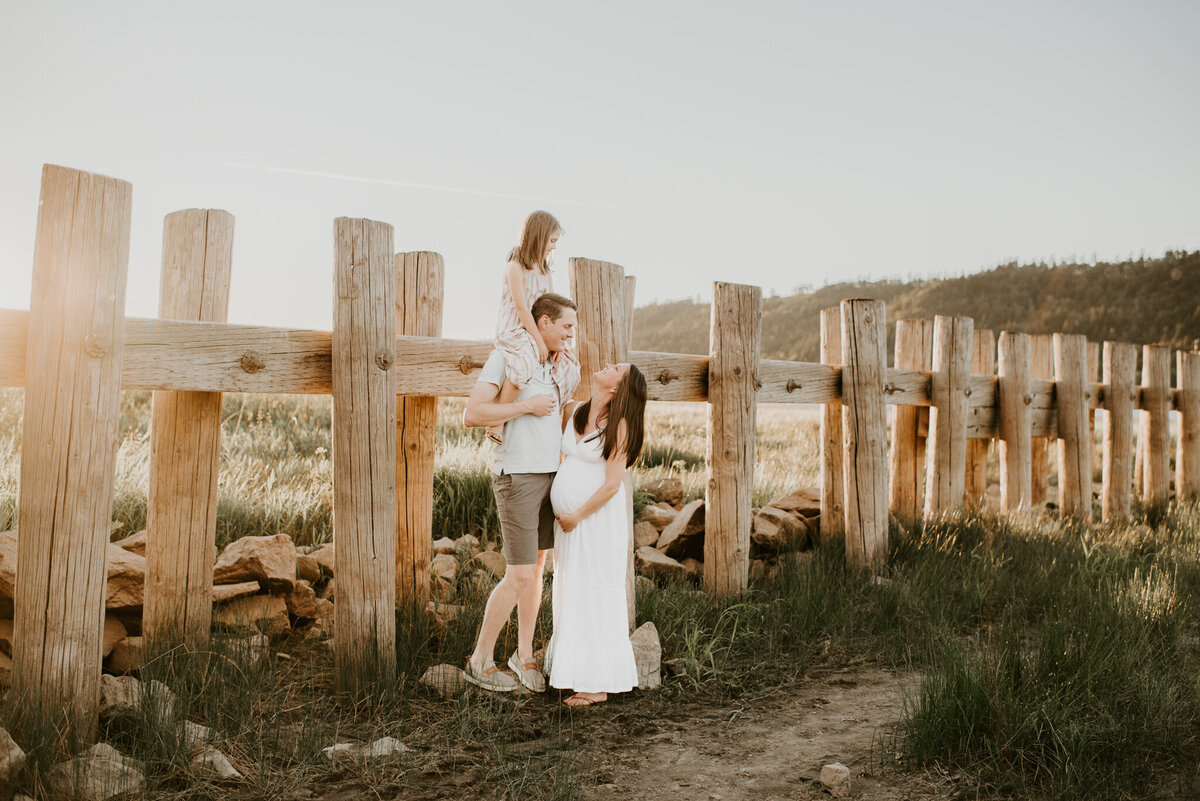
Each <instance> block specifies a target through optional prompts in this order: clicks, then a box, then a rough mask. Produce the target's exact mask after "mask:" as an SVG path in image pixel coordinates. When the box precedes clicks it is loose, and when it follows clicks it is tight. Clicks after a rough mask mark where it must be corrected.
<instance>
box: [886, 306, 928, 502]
mask: <svg viewBox="0 0 1200 801" xmlns="http://www.w3.org/2000/svg"><path fill="white" fill-rule="evenodd" d="M932 359H933V321H932V320H919V319H917V320H897V321H896V353H895V367H896V369H897V370H929V369H930V367H931V365H932ZM892 412H893V415H894V416H893V418H892V451H891V465H890V467H891V469H890V470H889V471H888V478H889V482H888V483H889V487H888V499H889V500H888V508H889V509H890V510H891V512H892V514H894V515H896V517H898V518H899V519H900V520H902V521H904V522H906V523H911V522H913V521H915V520H916V519H917V518H918V517H920V515H921V508H922V507H921V489H922V486H923V483H924V482H923V479H924V477H925V461H924V457H925V437H924V436H923V435H922V434H921V431H920V429H921V418H922V416H924V417H926V418H928V416H929V409H928V408H927V407H924V406H907V405H897V406H895V407H894V408H893V410H892ZM926 430H928V424H927V425H926Z"/></svg>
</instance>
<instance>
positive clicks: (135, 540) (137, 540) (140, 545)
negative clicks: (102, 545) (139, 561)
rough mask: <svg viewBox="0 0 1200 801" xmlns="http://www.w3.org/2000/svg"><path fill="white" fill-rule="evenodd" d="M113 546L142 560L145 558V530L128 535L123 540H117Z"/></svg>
mask: <svg viewBox="0 0 1200 801" xmlns="http://www.w3.org/2000/svg"><path fill="white" fill-rule="evenodd" d="M113 545H115V546H117V547H118V548H124V549H125V550H127V551H129V552H130V553H135V554H137V555H138V556H141V557H143V558H144V557H145V556H146V529H142V530H141V531H139V532H138V533H136V534H130V535H129V536H128V537H126V538H125V539H123V540H117V541H116V542H114V543H113Z"/></svg>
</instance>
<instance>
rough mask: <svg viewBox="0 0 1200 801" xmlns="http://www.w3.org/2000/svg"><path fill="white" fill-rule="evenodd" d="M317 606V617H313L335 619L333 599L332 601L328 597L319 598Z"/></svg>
mask: <svg viewBox="0 0 1200 801" xmlns="http://www.w3.org/2000/svg"><path fill="white" fill-rule="evenodd" d="M316 606H317V614H316V617H314V618H313V619H314V620H325V619H329V620H333V601H330V600H328V599H327V598H318V599H317V603H316Z"/></svg>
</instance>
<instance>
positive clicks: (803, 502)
mask: <svg viewBox="0 0 1200 801" xmlns="http://www.w3.org/2000/svg"><path fill="white" fill-rule="evenodd" d="M767 506H774V507H775V508H776V509H782V510H783V511H785V512H791V513H792V514H794V515H800V516H801V517H816V516H817V515H819V514H821V488H820V487H801V488H800V489H798V490H795V491H793V492H789V493H788V494H787V495H781V496H779V497H778V498H776V499H775V500H773V501H771V502H770V503H769V504H767Z"/></svg>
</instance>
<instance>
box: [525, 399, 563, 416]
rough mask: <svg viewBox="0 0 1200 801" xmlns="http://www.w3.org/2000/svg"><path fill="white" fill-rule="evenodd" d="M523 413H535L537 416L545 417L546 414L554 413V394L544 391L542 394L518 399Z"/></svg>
mask: <svg viewBox="0 0 1200 801" xmlns="http://www.w3.org/2000/svg"><path fill="white" fill-rule="evenodd" d="M518 403H519V404H520V406H521V409H522V412H523V413H524V414H535V415H537V416H538V417H545V416H546V415H548V414H554V407H555V406H557V405H558V404H557V403H555V401H554V396H553V395H551V394H549V393H546V394H542V395H534V396H533V397H531V398H526V399H525V400H523V401H518Z"/></svg>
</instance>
